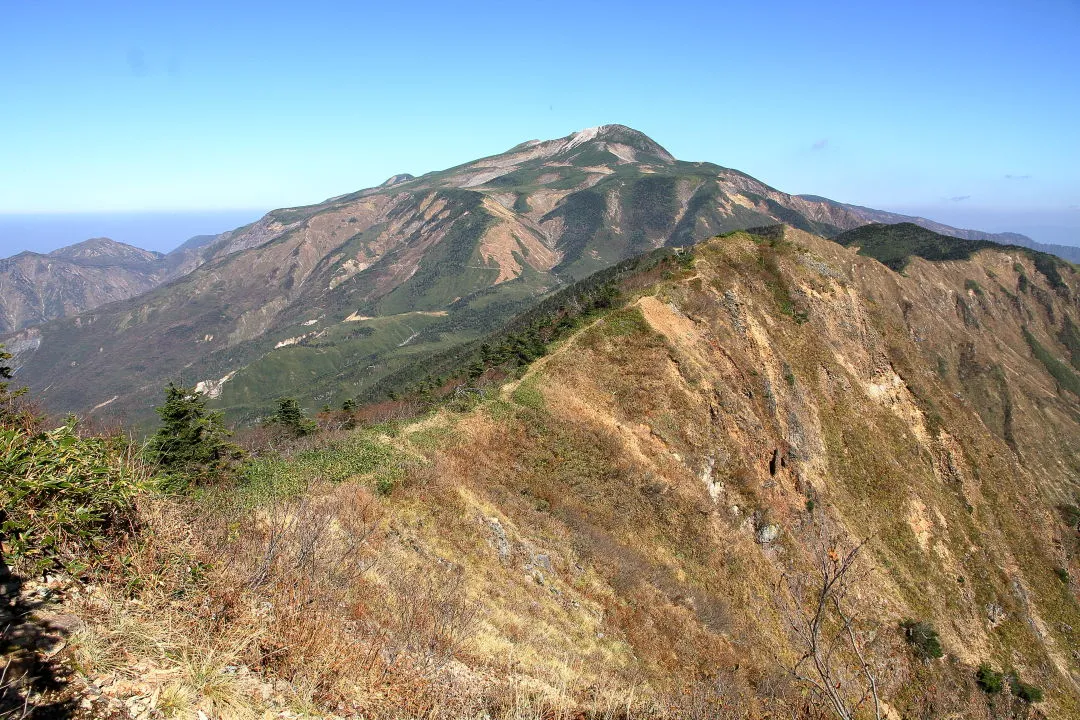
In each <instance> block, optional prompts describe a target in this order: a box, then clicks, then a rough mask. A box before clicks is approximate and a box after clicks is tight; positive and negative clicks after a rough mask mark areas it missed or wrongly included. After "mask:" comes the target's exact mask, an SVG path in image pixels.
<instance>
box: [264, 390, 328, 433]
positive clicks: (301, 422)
mask: <svg viewBox="0 0 1080 720" xmlns="http://www.w3.org/2000/svg"><path fill="white" fill-rule="evenodd" d="M269 422H270V424H271V425H282V426H284V427H285V428H288V429H289V430H290V431H291V432H292V433H293V434H294V435H296V436H298V437H300V436H303V435H310V434H312V433H313V432H315V431H316V430H318V429H319V426H318V425H316V424H315V421H314V420H311V419H309V418H308V417H307V416H306V415H304V410H303V409H302V408H301V407H300V403H299V402H297V400H296V398H291V397H283V398H278V409H277V412H275V413H274V414H273V415H271V416H270V421H269Z"/></svg>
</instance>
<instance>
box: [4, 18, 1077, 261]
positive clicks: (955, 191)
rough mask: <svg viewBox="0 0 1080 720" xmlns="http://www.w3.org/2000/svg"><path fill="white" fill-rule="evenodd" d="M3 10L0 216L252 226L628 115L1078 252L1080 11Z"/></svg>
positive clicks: (871, 196) (787, 170)
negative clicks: (237, 220)
mask: <svg viewBox="0 0 1080 720" xmlns="http://www.w3.org/2000/svg"><path fill="white" fill-rule="evenodd" d="M0 17H2V20H0V214H9V215H10V214H18V215H20V216H21V217H22V218H23V219H25V218H26V216H27V215H28V214H29V215H37V216H39V215H40V214H43V213H44V214H52V213H105V214H112V215H113V216H115V215H116V214H117V213H124V214H130V213H132V212H139V211H158V212H160V211H174V214H173V216H174V217H175V216H176V215H175V212H184V213H191V214H194V215H198V214H199V213H200V212H201V213H203V215H200V217H211V216H208V215H206V214H205V211H222V210H229V211H236V210H241V211H243V212H247V213H248V214H254V215H257V214H259V213H260V212H262V211H264V210H267V209H270V208H274V207H281V206H290V205H299V204H305V203H311V202H316V201H319V200H322V199H324V198H326V197H330V196H334V195H338V194H342V193H345V192H350V191H353V190H357V189H360V188H363V187H367V186H370V185H373V184H377V183H379V182H381V181H382V180H384V179H385V178H386V177H388V176H390V175H392V174H395V173H398V172H411V173H414V174H421V173H423V172H426V171H429V170H436V169H441V168H444V167H448V166H451V165H454V164H457V163H460V162H464V161H467V160H471V159H474V158H476V157H480V156H483V155H489V154H493V153H496V152H500V151H502V150H504V149H506V148H509V147H510V146H512V145H515V144H517V143H518V142H521V141H523V140H526V139H531V138H553V137H561V136H564V135H567V134H569V133H570V132H573V131H575V130H578V129H581V128H584V127H588V126H593V125H599V124H602V123H609V122H617V123H623V124H626V125H630V126H632V127H635V128H637V129H639V130H641V131H643V132H645V133H647V134H648V135H650V136H651V137H653V138H654V139H655V140H657V141H658V142H659V143H660V144H662V145H664V146H665V147H667V148H668V149H669V150H670V151H671V152H672V153H673V154H675V155H676V156H677V157H679V158H682V159H686V160H709V161H713V162H716V163H719V164H721V165H726V166H728V167H734V168H738V169H740V170H743V171H745V172H747V173H750V174H751V175H753V176H755V177H757V178H759V179H761V180H763V181H765V182H768V183H769V184H771V185H773V186H775V187H777V188H779V189H781V190H784V191H787V192H793V193H815V194H819V195H825V196H828V197H832V198H834V199H837V200H841V201H845V202H853V203H858V204H862V205H869V206H872V207H877V208H882V209H889V210H899V211H909V212H916V213H919V214H924V215H927V216H929V217H933V218H934V219H938V220H942V221H945V222H951V223H954V224H962V225H965V226H969V227H978V228H980V229H987V230H1006V229H1013V230H1018V231H1021V232H1027V233H1028V234H1030V235H1032V236H1033V237H1035V239H1036V240H1042V241H1044V242H1069V241H1075V243H1076V244H1080V133H1078V131H1077V128H1078V127H1080V40H1078V38H1080V3H1078V2H1076V0H1023V1H1016V2H993V1H992V0H991V1H988V0H982V1H981V2H948V1H944V0H938V1H936V2H927V3H923V2H890V3H878V2H851V3H835V2H832V3H831V2H812V3H810V2H804V1H801V2H773V3H769V2H746V0H740V1H739V2H723V1H719V0H711V1H708V2H682V3H680V2H641V3H634V2H618V3H616V2H583V1H582V0H576V1H575V2H500V3H482V2H474V3H469V2H460V3H447V2H425V1H422V0H414V1H413V2H408V3H390V2H384V3H379V4H371V3H365V2H356V1H355V0H354V1H353V2H338V3H334V2H320V1H318V0H308V1H307V2H303V3H296V2H289V3H275V2H273V0H262V1H261V2H257V3H245V2H220V1H218V2H213V3H202V2H177V3H157V2H146V1H145V0H141V1H140V2H137V3H136V2H131V3H115V2H107V1H105V0H103V1H101V2H93V3H88V2H82V1H79V2H61V1H58V2H48V3H32V2H19V1H17V0H0ZM104 217H106V215H102V218H104ZM103 224H104V221H103ZM10 225H11V223H10V222H9V223H8V226H10ZM2 227H4V225H3V224H2V223H0V228H2ZM80 227H82V226H80ZM86 227H87V229H86V230H85V232H84V234H85V236H86V237H89V236H91V235H98V234H106V233H104V232H97V231H93V230H92V229H91V227H92V223H91V225H90V226H86ZM217 229H218V230H224V229H228V228H227V227H221V228H217ZM176 232H177V233H180V232H181V230H180V228H179V227H177V229H176ZM163 233H164V234H163V235H162V233H158V234H159V235H162V237H166V236H168V234H169V233H168V232H164V231H163ZM185 238H186V236H179V237H175V238H174V239H173V240H172V241H167V240H165V239H161V240H155V241H154V242H142V243H141V244H143V245H144V246H150V245H155V244H156V245H157V249H162V248H167V247H170V246H173V245H176V244H179V242H181V241H182V240H184V239H185ZM81 239H84V237H81V236H80V237H72V238H70V242H75V241H77V240H81ZM117 239H123V240H126V241H128V242H133V243H135V244H140V238H139V237H123V238H117ZM17 243H18V240H17V239H14V238H13V237H12V235H11V234H6V235H0V250H4V249H5V246H6V249H9V250H18V249H22V248H19V247H12V245H13V244H17ZM56 244H65V243H56ZM3 254H7V253H3V252H0V255H3Z"/></svg>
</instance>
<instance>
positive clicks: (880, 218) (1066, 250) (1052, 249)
mask: <svg viewBox="0 0 1080 720" xmlns="http://www.w3.org/2000/svg"><path fill="white" fill-rule="evenodd" d="M799 197H802V198H806V199H807V200H814V201H818V202H825V203H831V204H833V205H836V206H839V207H842V208H844V209H845V210H848V211H850V212H852V213H854V214H856V215H858V216H859V217H861V218H863V219H864V220H866V222H870V223H882V224H885V225H895V224H897V223H905V222H909V223H914V224H915V225H918V226H920V227H924V228H926V229H927V230H933V231H934V232H936V233H938V234H939V235H948V236H950V237H956V238H962V239H964V240H989V241H990V242H995V243H999V244H1001V245H1020V246H1021V247H1026V248H1031V249H1032V250H1038V251H1039V252H1045V253H1050V254H1051V255H1057V256H1058V257H1060V258H1062V259H1065V260H1068V261H1069V262H1073V263H1080V247H1074V246H1072V245H1053V244H1050V243H1041V242H1035V241H1034V240H1032V239H1031V238H1029V237H1028V236H1027V235H1021V234H1020V233H1013V232H1004V233H989V232H983V231H982V230H961V229H960V228H954V227H952V226H950V225H944V224H942V223H939V222H934V221H933V220H928V219H926V218H924V217H916V216H914V215H901V214H899V213H893V212H886V211H885V210H874V209H873V208H868V207H863V206H862V205H850V204H848V203H841V202H836V201H835V200H830V199H828V198H824V197H821V196H820V195H800V196H799Z"/></svg>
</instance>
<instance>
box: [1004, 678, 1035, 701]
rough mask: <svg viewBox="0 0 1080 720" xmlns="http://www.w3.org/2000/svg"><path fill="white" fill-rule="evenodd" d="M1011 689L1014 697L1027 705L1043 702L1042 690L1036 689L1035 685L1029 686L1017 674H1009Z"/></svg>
mask: <svg viewBox="0 0 1080 720" xmlns="http://www.w3.org/2000/svg"><path fill="white" fill-rule="evenodd" d="M1009 688H1010V689H1011V690H1012V694H1013V695H1015V696H1016V697H1018V698H1020V699H1021V700H1023V701H1024V702H1026V703H1037V702H1042V699H1043V691H1042V688H1040V687H1036V686H1035V685H1028V684H1027V683H1026V682H1024V681H1023V680H1021V679H1020V676H1019V675H1017V674H1016V673H1009Z"/></svg>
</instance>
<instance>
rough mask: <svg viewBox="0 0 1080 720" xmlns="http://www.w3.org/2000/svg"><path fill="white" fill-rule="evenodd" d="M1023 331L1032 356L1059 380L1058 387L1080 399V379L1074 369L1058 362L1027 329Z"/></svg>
mask: <svg viewBox="0 0 1080 720" xmlns="http://www.w3.org/2000/svg"><path fill="white" fill-rule="evenodd" d="M1021 330H1023V332H1024V339H1025V340H1027V344H1028V346H1029V347H1030V348H1031V352H1032V354H1033V355H1035V357H1036V358H1037V359H1038V360H1039V362H1041V363H1042V364H1043V367H1045V368H1046V371H1047V372H1048V373H1050V375H1051V376H1052V377H1053V378H1054V379H1055V380H1057V382H1058V385H1060V386H1061V387H1063V388H1065V389H1066V390H1068V391H1069V392H1071V393H1072V394H1073V395H1076V396H1077V397H1080V377H1078V376H1077V375H1076V373H1075V372H1073V370H1072V368H1070V367H1069V366H1068V365H1066V364H1065V363H1063V362H1061V361H1060V360H1058V359H1057V358H1056V357H1054V356H1053V355H1052V354H1051V353H1050V351H1049V350H1047V349H1046V348H1045V347H1043V346H1042V344H1041V343H1040V342H1039V341H1038V340H1036V339H1035V336H1034V335H1032V334H1031V332H1030V331H1028V329H1027V328H1026V327H1024V328H1021Z"/></svg>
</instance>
